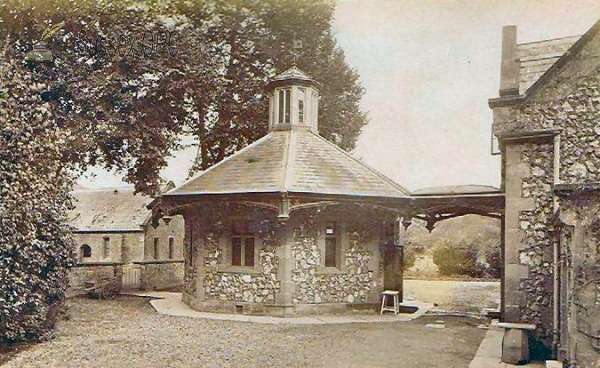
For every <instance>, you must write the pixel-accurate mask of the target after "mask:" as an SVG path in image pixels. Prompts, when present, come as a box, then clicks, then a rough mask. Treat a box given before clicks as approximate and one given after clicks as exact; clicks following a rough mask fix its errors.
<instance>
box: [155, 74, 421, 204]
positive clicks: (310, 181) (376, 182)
mask: <svg viewBox="0 0 600 368" xmlns="http://www.w3.org/2000/svg"><path fill="white" fill-rule="evenodd" d="M317 87H318V83H317V82H316V81H314V80H313V79H312V78H310V77H309V76H307V75H306V74H305V73H303V72H302V71H301V70H300V69H298V68H297V67H295V66H294V67H292V68H290V69H288V70H287V71H285V72H284V73H282V74H280V75H278V76H277V77H275V78H274V79H273V80H272V81H271V82H270V83H269V86H268V91H269V93H270V112H269V128H270V132H269V134H267V135H266V136H264V137H263V138H261V139H259V140H258V141H256V142H254V143H252V144H250V145H249V146H247V147H245V148H243V149H242V150H240V151H238V152H236V153H235V154H233V155H231V156H229V157H228V158H226V159H224V160H223V161H221V162H219V163H218V164H216V165H214V166H213V167H211V168H209V169H208V170H206V171H204V172H202V173H200V174H198V175H197V176H195V177H194V178H192V179H190V180H188V181H187V182H186V183H184V184H182V185H181V186H179V187H177V188H175V189H173V190H171V191H169V192H167V193H166V194H165V195H164V196H165V197H169V196H185V195H216V194H219V195H228V194H232V195H233V194H252V193H282V192H286V193H289V194H315V195H319V194H321V195H327V196H331V195H335V196H351V197H377V198H386V197H389V198H404V197H407V196H409V195H410V192H409V191H408V190H407V189H405V188H404V187H402V186H400V185H398V184H396V183H395V182H394V181H392V180H391V179H389V178H387V177H385V176H384V175H382V174H380V173H379V172H377V171H376V170H375V169H373V168H371V167H370V166H368V165H366V164H364V163H362V162H361V161H359V160H358V159H356V158H354V157H352V156H351V155H350V154H348V153H347V152H345V151H344V150H342V149H341V148H339V147H338V146H336V145H335V144H333V143H331V142H329V141H327V140H326V139H325V138H323V137H321V136H320V135H319V134H318V124H317V116H318V114H317V109H318V90H317Z"/></svg>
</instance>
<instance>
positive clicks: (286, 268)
mask: <svg viewBox="0 0 600 368" xmlns="http://www.w3.org/2000/svg"><path fill="white" fill-rule="evenodd" d="M277 238H278V240H279V244H280V245H279V247H277V250H276V255H277V257H278V258H279V270H278V272H277V278H278V279H279V280H280V285H281V289H280V290H279V292H278V293H277V294H276V295H275V304H279V305H292V295H293V294H294V292H295V290H296V284H295V283H294V282H293V281H292V271H293V269H294V267H295V261H294V259H293V257H292V245H293V242H294V227H293V225H292V223H291V221H288V222H287V223H286V224H282V225H280V226H279V228H278V230H277Z"/></svg>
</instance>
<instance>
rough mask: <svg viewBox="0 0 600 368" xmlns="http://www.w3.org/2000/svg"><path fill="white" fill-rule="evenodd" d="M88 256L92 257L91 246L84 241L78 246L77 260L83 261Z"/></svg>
mask: <svg viewBox="0 0 600 368" xmlns="http://www.w3.org/2000/svg"><path fill="white" fill-rule="evenodd" d="M86 250H87V251H88V252H89V253H88V255H87V256H86V255H85V254H86V253H87V252H86ZM89 258H92V247H91V246H90V245H89V244H87V243H84V244H82V245H81V246H80V247H79V262H84V261H85V260H87V259H89Z"/></svg>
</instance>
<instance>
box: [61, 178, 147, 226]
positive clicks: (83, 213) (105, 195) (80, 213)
mask: <svg viewBox="0 0 600 368" xmlns="http://www.w3.org/2000/svg"><path fill="white" fill-rule="evenodd" d="M133 192H134V189H133V188H132V187H123V188H108V189H83V190H75V191H74V192H73V196H74V197H75V200H76V201H75V203H74V204H75V206H76V208H75V209H74V210H73V211H71V214H70V216H69V217H70V223H71V225H72V226H74V227H75V228H76V229H77V231H141V230H142V228H141V226H142V225H143V224H145V222H146V221H147V220H148V219H149V216H150V211H149V210H148V209H147V208H146V206H147V205H148V204H149V203H150V202H151V201H152V198H151V197H148V196H142V195H141V194H137V195H134V194H133Z"/></svg>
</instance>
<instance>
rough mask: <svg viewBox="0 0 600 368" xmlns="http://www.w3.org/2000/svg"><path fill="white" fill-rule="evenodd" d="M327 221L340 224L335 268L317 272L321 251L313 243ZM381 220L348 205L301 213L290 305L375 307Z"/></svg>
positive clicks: (379, 283) (379, 273) (369, 211)
mask: <svg viewBox="0 0 600 368" xmlns="http://www.w3.org/2000/svg"><path fill="white" fill-rule="evenodd" d="M332 219H336V220H340V224H343V229H344V234H341V237H340V240H341V242H340V244H339V245H338V246H340V247H341V250H340V253H341V257H340V261H341V264H340V265H339V266H338V267H336V268H330V267H323V260H322V258H323V256H324V254H323V249H322V248H320V247H319V246H318V244H317V243H318V238H319V237H320V236H322V234H321V229H322V228H323V227H324V226H325V223H326V222H327V221H331V220H332ZM384 219H385V214H384V213H382V212H381V211H376V210H372V209H367V208H364V207H359V206H352V205H338V206H329V207H328V208H325V209H319V210H315V211H304V213H303V214H301V215H300V219H299V221H298V222H299V224H298V223H296V225H295V226H298V225H299V226H298V228H297V229H296V230H295V231H294V239H293V244H292V258H293V260H294V269H293V271H292V281H293V282H294V283H295V291H294V293H293V295H292V301H293V303H295V304H302V303H306V304H321V303H367V302H377V301H378V299H377V298H378V297H377V295H378V292H379V291H380V290H379V289H381V288H382V287H383V280H382V279H381V278H382V267H383V263H382V262H380V260H381V257H379V254H377V255H376V253H379V246H380V243H381V238H380V235H381V229H382V225H383V221H384ZM376 289H377V290H376ZM373 299H377V300H373Z"/></svg>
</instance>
